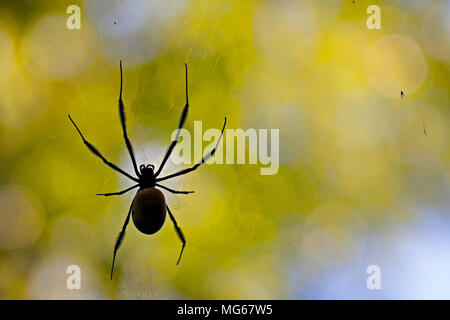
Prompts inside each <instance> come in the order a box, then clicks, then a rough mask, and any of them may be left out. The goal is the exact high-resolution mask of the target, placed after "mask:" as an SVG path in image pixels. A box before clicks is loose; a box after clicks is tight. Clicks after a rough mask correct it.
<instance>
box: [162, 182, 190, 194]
mask: <svg viewBox="0 0 450 320" xmlns="http://www.w3.org/2000/svg"><path fill="white" fill-rule="evenodd" d="M156 186H157V187H160V188H163V189H165V190H167V191H169V192H172V193H181V194H188V193H194V192H195V191H177V190H173V189H170V188H168V187H166V186H163V185H160V184H156Z"/></svg>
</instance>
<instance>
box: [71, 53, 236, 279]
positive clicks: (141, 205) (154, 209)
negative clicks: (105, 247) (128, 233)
mask: <svg viewBox="0 0 450 320" xmlns="http://www.w3.org/2000/svg"><path fill="white" fill-rule="evenodd" d="M184 65H185V71H186V105H185V106H184V109H183V112H182V113H181V117H180V121H179V123H178V131H177V135H176V138H175V140H173V141H172V143H171V144H170V146H169V148H168V149H167V152H166V154H165V156H164V159H163V161H162V162H161V165H160V166H159V168H158V170H157V171H156V172H154V169H155V167H154V165H152V164H148V165H144V164H142V165H140V166H139V170H138V166H137V164H136V159H135V157H134V152H133V147H132V145H131V142H130V139H129V138H128V134H127V127H126V120H125V110H124V104H123V101H122V84H123V75H122V61H120V94H119V115H120V122H121V124H122V131H123V137H124V140H125V144H126V146H127V149H128V152H129V154H130V157H131V161H132V163H133V168H134V172H135V173H136V177H134V176H132V175H131V174H129V173H127V172H125V171H124V170H122V169H120V168H119V167H118V166H116V165H115V164H113V163H111V162H110V161H108V160H107V159H106V158H105V157H104V156H103V155H102V154H101V153H100V151H98V150H97V148H95V147H94V146H93V145H92V144H91V143H90V142H88V141H87V140H86V139H85V138H84V136H83V134H82V133H81V131H80V129H79V128H78V126H77V125H76V124H75V122H74V121H73V120H72V117H71V116H70V115H68V116H69V119H70V121H71V122H72V124H73V125H74V126H75V129H76V130H77V131H78V133H79V134H80V136H81V139H82V140H83V142H84V144H85V145H86V146H87V147H88V149H89V150H90V151H91V152H92V153H93V154H95V155H96V156H97V157H99V158H100V159H102V160H103V162H104V163H105V164H106V165H107V166H109V167H110V168H112V169H114V170H116V171H117V172H119V173H121V174H123V175H124V176H126V177H127V178H128V179H130V180H132V181H134V182H136V184H135V185H133V186H131V187H129V188H127V189H125V190H122V191H119V192H112V193H101V194H97V195H101V196H116V195H121V194H124V193H126V192H128V191H130V190H133V189H135V188H139V190H138V191H137V193H136V195H135V196H134V198H133V201H132V202H131V205H130V209H129V210H128V214H127V217H126V219H125V223H124V225H123V227H122V231H120V233H119V235H118V237H117V240H116V243H115V245H114V255H113V261H112V267H111V279H112V278H113V273H114V263H115V260H116V254H117V250H118V249H119V247H120V245H121V244H122V241H123V239H124V237H125V230H126V228H127V226H128V222H129V221H130V215H131V216H132V217H133V222H134V225H135V226H136V228H137V229H138V230H139V231H140V232H142V233H144V234H154V233H156V232H157V231H159V230H160V229H161V227H162V226H163V225H164V222H165V219H166V211H167V213H169V217H170V219H171V220H172V222H173V226H174V228H175V231H176V233H177V235H178V237H179V238H180V240H181V242H182V247H181V252H180V255H179V257H178V260H177V263H176V264H177V265H178V264H179V263H180V260H181V256H182V255H183V250H184V247H185V246H186V240H185V238H184V235H183V232H182V231H181V229H180V227H179V226H178V224H177V221H176V220H175V217H174V216H173V214H172V212H171V211H170V209H169V207H168V206H167V204H166V201H165V198H164V194H163V193H162V192H161V191H160V190H159V189H157V188H161V189H164V190H166V191H168V192H171V193H175V194H188V193H192V192H194V191H177V190H173V189H171V188H168V187H165V186H163V185H162V184H160V182H162V181H164V180H168V179H172V178H175V177H178V176H181V175H184V174H186V173H189V172H191V171H194V170H195V169H197V168H198V167H199V166H200V165H201V164H203V163H205V162H206V161H207V160H208V159H209V158H211V157H212V156H213V155H214V153H215V152H216V149H217V146H218V145H219V142H220V139H221V138H222V134H223V131H224V130H225V126H226V123H227V118H226V117H225V121H224V124H223V127H222V131H221V133H220V136H219V139H218V140H217V143H216V146H215V147H214V148H213V149H212V150H211V151H210V152H208V153H207V154H205V155H204V156H203V158H202V159H201V160H200V161H199V162H197V163H196V164H195V165H194V166H192V167H190V168H187V169H184V170H181V171H178V172H176V173H173V174H169V175H167V176H164V177H159V175H160V174H161V171H162V170H163V168H164V165H165V164H166V162H167V160H168V159H169V157H170V154H171V153H172V150H173V148H174V147H175V145H176V144H177V142H178V139H179V137H180V132H181V129H182V128H183V125H184V123H185V121H186V117H187V114H188V110H189V95H188V69H187V64H186V63H185V64H184Z"/></svg>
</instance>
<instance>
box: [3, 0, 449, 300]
mask: <svg viewBox="0 0 450 320" xmlns="http://www.w3.org/2000/svg"><path fill="white" fill-rule="evenodd" d="M69 5H78V6H79V7H80V9H81V29H79V30H77V29H73V30H69V29H68V28H67V27H66V20H67V18H68V17H69V14H67V13H66V9H67V7H68V6H69ZM369 5H379V6H380V9H381V27H382V28H381V29H380V30H376V29H375V30H369V29H368V28H367V26H366V20H367V19H368V18H369V16H370V14H368V13H366V10H367V7H368V6H369ZM449 13H450V2H449V1H431V0H420V1H419V0H417V1H406V0H397V1H388V2H387V1H376V0H373V1H360V0H356V1H355V3H352V0H345V1H338V0H326V1H320V2H319V1H312V0H305V1H281V0H279V1H276V0H258V1H257V0H251V1H238V0H209V1H201V0H170V1H168V0H151V1H150V0H114V1H111V0H86V1H75V0H74V1H34V0H22V1H4V0H3V1H1V2H0V61H1V69H2V72H1V77H0V141H1V148H0V298H1V299H174V298H181V299H347V298H356V299H401V298H412V299H416V298H424V299H430V298H446V299H449V298H450V277H448V270H449V269H450V201H449V195H450V188H449V181H450V170H449V169H450V168H449V165H450V157H449V155H450V148H449V123H450V119H449V97H448V88H449V62H450V55H449V52H450V50H449V46H450V43H449V39H450V37H449V33H450V20H449ZM120 59H122V60H123V63H124V102H125V107H126V111H127V119H128V128H129V135H130V138H131V140H132V142H133V145H134V149H135V153H136V156H137V159H138V162H139V163H146V164H148V163H152V164H155V165H158V164H159V163H160V162H161V160H162V157H163V155H164V152H165V150H166V148H167V146H168V145H169V143H170V135H171V133H172V131H173V130H174V129H175V127H176V124H177V122H178V117H179V115H180V112H181V110H182V107H183V106H184V65H183V64H184V62H185V61H186V62H187V63H188V66H189V80H190V83H189V89H190V104H191V109H190V113H189V116H188V119H187V122H186V128H187V129H189V130H192V129H193V122H194V120H202V121H203V129H204V130H205V129H207V128H220V126H221V125H222V121H223V117H224V116H225V115H226V116H227V117H228V125H227V127H228V128H234V129H237V128H244V129H247V128H255V129H260V128H261V129H271V128H275V129H279V130H280V170H279V172H278V174H276V175H272V176H261V175H260V171H259V170H260V164H258V165H244V164H242V165H236V164H235V165H226V164H223V165H205V166H203V167H201V168H199V169H198V170H197V171H195V172H193V173H191V174H188V175H185V176H183V177H179V178H176V179H173V180H171V181H170V183H167V185H168V186H170V187H173V188H176V189H178V190H195V191H196V193H194V194H191V195H173V194H169V193H165V195H166V200H167V202H168V204H169V206H170V207H171V210H172V212H173V213H174V215H175V217H176V218H177V221H178V224H179V225H180V226H181V227H182V229H183V231H184V233H185V236H186V239H187V246H186V249H185V251H184V255H183V259H182V261H181V264H180V265H179V266H175V263H176V259H177V257H178V254H179V250H180V248H181V243H180V241H179V239H178V238H177V236H176V234H175V232H174V230H173V226H172V224H171V222H170V220H167V223H166V225H165V226H164V227H163V228H162V229H161V231H159V232H158V233H157V234H155V235H152V236H146V235H143V234H141V233H139V232H138V231H137V230H136V228H135V227H134V225H133V224H132V223H130V225H129V227H128V232H127V235H126V238H125V241H124V243H123V245H122V247H121V249H120V250H119V252H118V256H117V260H116V269H115V278H114V280H113V281H111V280H109V272H110V267H111V260H112V254H113V247H114V242H115V240H116V237H117V234H118V232H119V231H120V230H121V228H122V225H123V222H124V219H125V217H126V214H127V210H128V208H129V205H130V203H131V201H132V198H133V195H134V193H132V192H130V193H128V194H126V195H122V196H117V197H107V198H105V197H98V196H96V195H95V194H96V193H102V192H114V191H118V190H121V189H124V188H126V187H128V186H130V185H131V184H130V182H129V181H127V180H126V178H124V177H123V176H121V175H119V174H117V173H116V172H114V171H113V170H111V169H110V168H108V167H107V166H105V165H104V164H103V163H102V162H101V161H100V160H99V159H98V158H96V157H95V156H93V155H92V154H91V153H90V152H89V151H88V150H87V148H86V147H85V146H84V145H83V144H82V141H81V139H80V137H79V136H78V135H77V133H76V131H75V130H74V128H73V127H72V125H71V124H70V122H69V121H68V119H67V114H68V113H70V114H71V115H72V117H73V118H74V119H75V121H76V122H77V124H78V125H79V127H80V129H81V130H82V131H83V133H84V135H85V137H86V138H87V139H88V140H89V141H90V142H92V143H93V144H94V145H95V146H96V147H97V148H98V149H99V150H101V151H102V153H103V154H104V155H105V156H106V157H107V158H108V159H109V160H110V161H112V162H114V163H116V164H118V165H119V166H120V167H122V168H124V169H126V170H128V171H129V172H132V166H131V161H130V160H129V157H128V153H127V151H126V148H125V144H124V142H123V140H122V132H121V127H120V122H119V117H118V111H117V99H118V94H119V83H120V82H119V81H120V74H119V60H120ZM400 91H403V92H404V93H405V95H406V96H405V97H404V98H403V99H402V98H401V97H400ZM206 146H207V143H205V144H204V147H206ZM182 167H183V166H181V167H180V166H175V165H173V164H170V163H169V165H168V166H166V168H165V170H164V172H166V173H169V172H173V171H174V170H177V169H180V168H182ZM73 264H75V265H78V266H80V268H81V277H82V278H81V279H82V281H81V290H68V289H67V288H66V279H67V277H68V275H67V274H66V268H67V267H68V266H69V265H73ZM370 265H377V266H379V267H380V270H381V290H369V289H368V288H367V287H366V280H367V278H368V277H369V274H367V273H366V269H367V267H368V266H370Z"/></svg>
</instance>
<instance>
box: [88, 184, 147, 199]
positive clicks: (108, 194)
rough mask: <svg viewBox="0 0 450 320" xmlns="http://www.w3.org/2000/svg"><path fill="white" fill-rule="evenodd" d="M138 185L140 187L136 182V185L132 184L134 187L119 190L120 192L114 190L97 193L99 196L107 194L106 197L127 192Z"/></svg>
mask: <svg viewBox="0 0 450 320" xmlns="http://www.w3.org/2000/svg"><path fill="white" fill-rule="evenodd" d="M136 187H139V185H138V184H136V185H134V186H132V187H129V188H128V189H125V190H122V191H119V192H112V193H97V196H105V197H107V196H118V195H121V194H124V193H127V192H128V191H130V190H133V189H134V188H136Z"/></svg>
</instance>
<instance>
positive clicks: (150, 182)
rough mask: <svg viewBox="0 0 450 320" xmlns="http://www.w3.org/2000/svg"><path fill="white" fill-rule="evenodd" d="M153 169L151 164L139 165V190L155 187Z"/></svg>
mask: <svg viewBox="0 0 450 320" xmlns="http://www.w3.org/2000/svg"><path fill="white" fill-rule="evenodd" d="M154 169H155V166H154V165H152V164H148V165H147V166H145V165H141V166H140V167H139V171H140V177H139V186H140V187H141V189H143V188H153V187H155V186H156V181H155V173H154V172H153V170H154Z"/></svg>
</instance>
